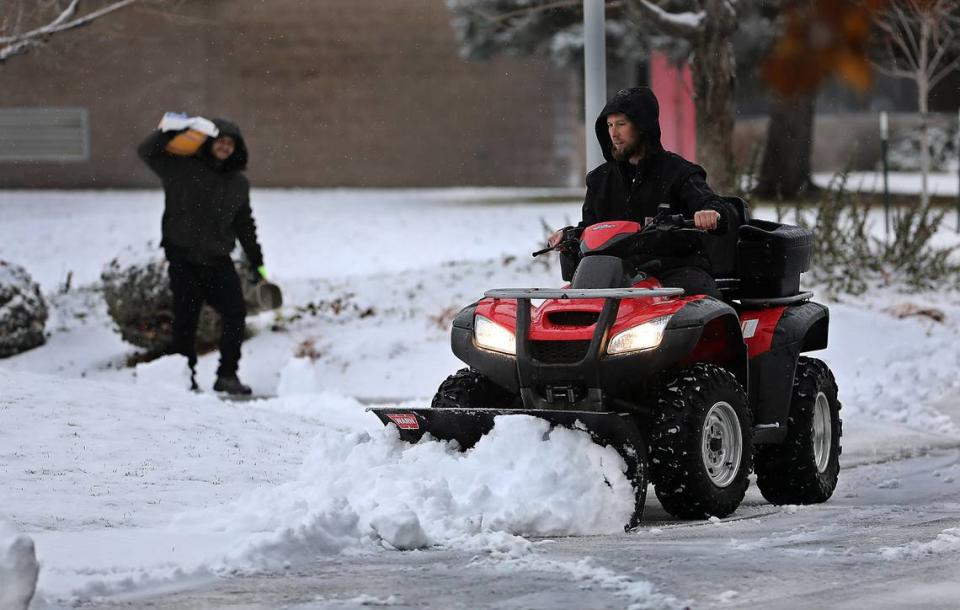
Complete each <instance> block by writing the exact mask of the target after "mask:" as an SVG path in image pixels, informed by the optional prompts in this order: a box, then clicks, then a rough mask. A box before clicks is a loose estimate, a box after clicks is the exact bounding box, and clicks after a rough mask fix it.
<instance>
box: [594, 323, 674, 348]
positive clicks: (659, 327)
mask: <svg viewBox="0 0 960 610" xmlns="http://www.w3.org/2000/svg"><path fill="white" fill-rule="evenodd" d="M669 321H670V316H663V317H661V318H654V319H653V320H650V321H649V322H644V323H643V324H638V325H636V326H634V327H633V328H629V329H627V330H625V331H623V332H622V333H618V334H617V335H616V336H615V337H614V338H613V339H611V340H610V343H609V344H608V345H607V353H608V354H611V355H616V354H626V353H628V352H639V351H642V350H645V349H653V348H654V347H657V346H658V345H660V341H661V340H662V339H663V329H665V328H666V327H667V322H669Z"/></svg>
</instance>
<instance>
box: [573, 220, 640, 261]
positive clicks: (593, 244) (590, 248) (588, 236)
mask: <svg viewBox="0 0 960 610" xmlns="http://www.w3.org/2000/svg"><path fill="white" fill-rule="evenodd" d="M639 230H640V223H638V222H633V221H631V220H615V221H610V222H600V223H597V224H595V225H590V226H589V227H587V228H586V230H584V232H583V237H582V239H583V242H582V244H581V250H583V252H584V253H587V252H594V251H596V250H600V249H602V248H604V247H606V246H609V245H611V243H613V242H615V241H619V239H620V238H622V237H624V236H628V235H633V234H634V233H636V232H637V231H639Z"/></svg>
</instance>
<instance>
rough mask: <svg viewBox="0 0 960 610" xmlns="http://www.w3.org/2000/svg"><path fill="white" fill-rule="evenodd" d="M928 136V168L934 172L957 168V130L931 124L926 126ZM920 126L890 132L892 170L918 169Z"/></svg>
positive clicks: (911, 170)
mask: <svg viewBox="0 0 960 610" xmlns="http://www.w3.org/2000/svg"><path fill="white" fill-rule="evenodd" d="M927 133H928V134H929V137H930V169H931V170H932V171H935V172H947V171H955V170H956V169H957V144H956V142H957V139H956V138H957V132H956V129H953V128H949V129H948V128H945V127H939V126H934V125H931V126H929V127H928V128H927ZM920 150H921V143H920V128H919V127H918V128H912V129H904V130H898V131H896V132H894V133H893V134H892V138H891V146H890V157H889V158H890V169H891V170H894V171H906V172H916V171H920V169H921V168H920Z"/></svg>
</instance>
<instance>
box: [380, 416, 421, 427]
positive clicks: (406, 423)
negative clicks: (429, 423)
mask: <svg viewBox="0 0 960 610" xmlns="http://www.w3.org/2000/svg"><path fill="white" fill-rule="evenodd" d="M387 417H389V418H390V420H391V421H392V422H393V423H395V424H397V427H398V428H400V429H401V430H419V429H420V424H418V423H417V416H416V415H414V414H413V413H387Z"/></svg>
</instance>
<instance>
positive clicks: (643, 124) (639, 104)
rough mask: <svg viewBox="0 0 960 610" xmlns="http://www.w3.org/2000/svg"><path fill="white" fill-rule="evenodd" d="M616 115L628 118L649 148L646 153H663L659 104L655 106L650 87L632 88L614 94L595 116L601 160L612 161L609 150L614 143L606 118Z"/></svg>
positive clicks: (655, 101)
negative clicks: (620, 114) (619, 113)
mask: <svg viewBox="0 0 960 610" xmlns="http://www.w3.org/2000/svg"><path fill="white" fill-rule="evenodd" d="M618 112H622V113H623V114H625V115H627V118H629V119H630V121H631V122H632V123H633V125H634V127H636V128H637V129H639V130H640V132H641V138H642V139H643V141H644V143H645V144H647V146H648V148H647V150H648V153H650V154H653V153H656V152H659V151H661V150H663V146H662V145H661V144H660V104H658V103H657V96H655V95H654V94H653V91H652V90H651V89H650V87H633V88H630V89H621V90H620V91H617V94H616V95H614V96H613V97H612V98H611V99H610V101H609V102H607V105H606V106H604V107H603V110H602V111H601V112H600V116H599V117H597V123H596V131H597V140H599V141H600V150H602V151H603V158H604V159H606V160H607V161H613V154H612V153H611V151H610V149H611V147H612V146H613V142H611V140H610V134H609V133H608V132H607V116H608V115H611V114H615V113H618Z"/></svg>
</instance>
